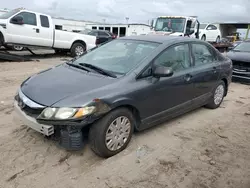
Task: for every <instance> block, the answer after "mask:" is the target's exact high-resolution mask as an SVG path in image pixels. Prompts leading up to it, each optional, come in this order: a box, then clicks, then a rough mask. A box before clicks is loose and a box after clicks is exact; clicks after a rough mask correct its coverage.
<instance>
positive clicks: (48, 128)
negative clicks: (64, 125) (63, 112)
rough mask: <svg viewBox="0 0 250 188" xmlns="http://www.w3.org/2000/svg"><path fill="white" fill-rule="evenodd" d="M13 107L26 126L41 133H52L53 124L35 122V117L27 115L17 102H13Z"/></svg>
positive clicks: (48, 134)
mask: <svg viewBox="0 0 250 188" xmlns="http://www.w3.org/2000/svg"><path fill="white" fill-rule="evenodd" d="M14 109H15V112H16V113H17V115H18V116H19V118H20V119H21V121H22V122H23V123H24V124H25V125H27V126H28V127H30V128H32V129H34V130H35V131H37V132H39V133H42V134H43V135H46V136H50V135H53V134H54V126H53V125H44V124H40V123H37V121H36V119H35V118H32V117H30V116H27V115H26V114H25V113H24V112H23V111H22V110H21V109H20V107H19V106H18V105H17V102H16V101H15V102H14Z"/></svg>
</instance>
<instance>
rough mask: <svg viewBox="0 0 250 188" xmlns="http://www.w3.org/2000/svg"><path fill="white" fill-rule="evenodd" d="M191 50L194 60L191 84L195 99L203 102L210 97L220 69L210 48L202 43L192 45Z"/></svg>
mask: <svg viewBox="0 0 250 188" xmlns="http://www.w3.org/2000/svg"><path fill="white" fill-rule="evenodd" d="M191 49H192V54H193V58H194V69H193V82H194V91H195V98H196V99H200V100H202V101H203V102H204V101H206V100H207V99H208V98H209V97H211V94H212V91H213V89H214V87H215V86H216V84H217V82H218V78H219V75H220V68H221V67H220V64H219V62H218V61H217V58H216V54H215V52H214V51H213V49H212V48H211V47H209V46H207V45H205V44H203V43H192V44H191ZM202 101H200V102H202Z"/></svg>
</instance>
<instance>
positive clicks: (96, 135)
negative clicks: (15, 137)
mask: <svg viewBox="0 0 250 188" xmlns="http://www.w3.org/2000/svg"><path fill="white" fill-rule="evenodd" d="M120 116H124V117H126V118H128V120H129V121H130V132H129V136H128V138H127V140H126V142H125V143H124V145H123V146H122V147H121V148H119V149H117V150H115V151H112V150H110V149H108V147H107V146H106V143H105V142H106V139H105V137H106V132H107V130H108V128H109V126H110V124H111V123H112V122H113V121H114V120H115V119H116V118H118V117H120ZM135 122H136V121H135V119H134V116H133V114H132V112H131V111H130V110H128V109H127V108H118V109H115V110H113V111H111V112H110V113H108V114H107V115H105V116H104V117H103V118H101V119H100V120H98V121H97V122H95V123H94V124H93V125H92V126H91V127H90V130H89V143H90V148H91V149H92V150H93V151H94V153H96V154H97V155H99V156H100V157H104V158H108V157H111V156H113V155H116V154H117V153H119V152H121V151H122V150H124V149H125V148H126V147H127V145H128V144H129V142H130V140H131V137H132V134H133V132H134V127H135Z"/></svg>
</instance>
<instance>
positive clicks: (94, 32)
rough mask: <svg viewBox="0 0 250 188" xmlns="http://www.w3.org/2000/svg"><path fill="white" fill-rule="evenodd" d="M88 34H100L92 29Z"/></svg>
mask: <svg viewBox="0 0 250 188" xmlns="http://www.w3.org/2000/svg"><path fill="white" fill-rule="evenodd" d="M88 34H89V35H92V36H98V33H97V31H90V32H89V33H88Z"/></svg>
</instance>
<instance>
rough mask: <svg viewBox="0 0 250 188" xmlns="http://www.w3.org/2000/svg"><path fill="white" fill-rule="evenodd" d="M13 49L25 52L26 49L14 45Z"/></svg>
mask: <svg viewBox="0 0 250 188" xmlns="http://www.w3.org/2000/svg"><path fill="white" fill-rule="evenodd" d="M13 49H14V50H16V51H23V49H24V47H23V46H17V45H14V46H13Z"/></svg>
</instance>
